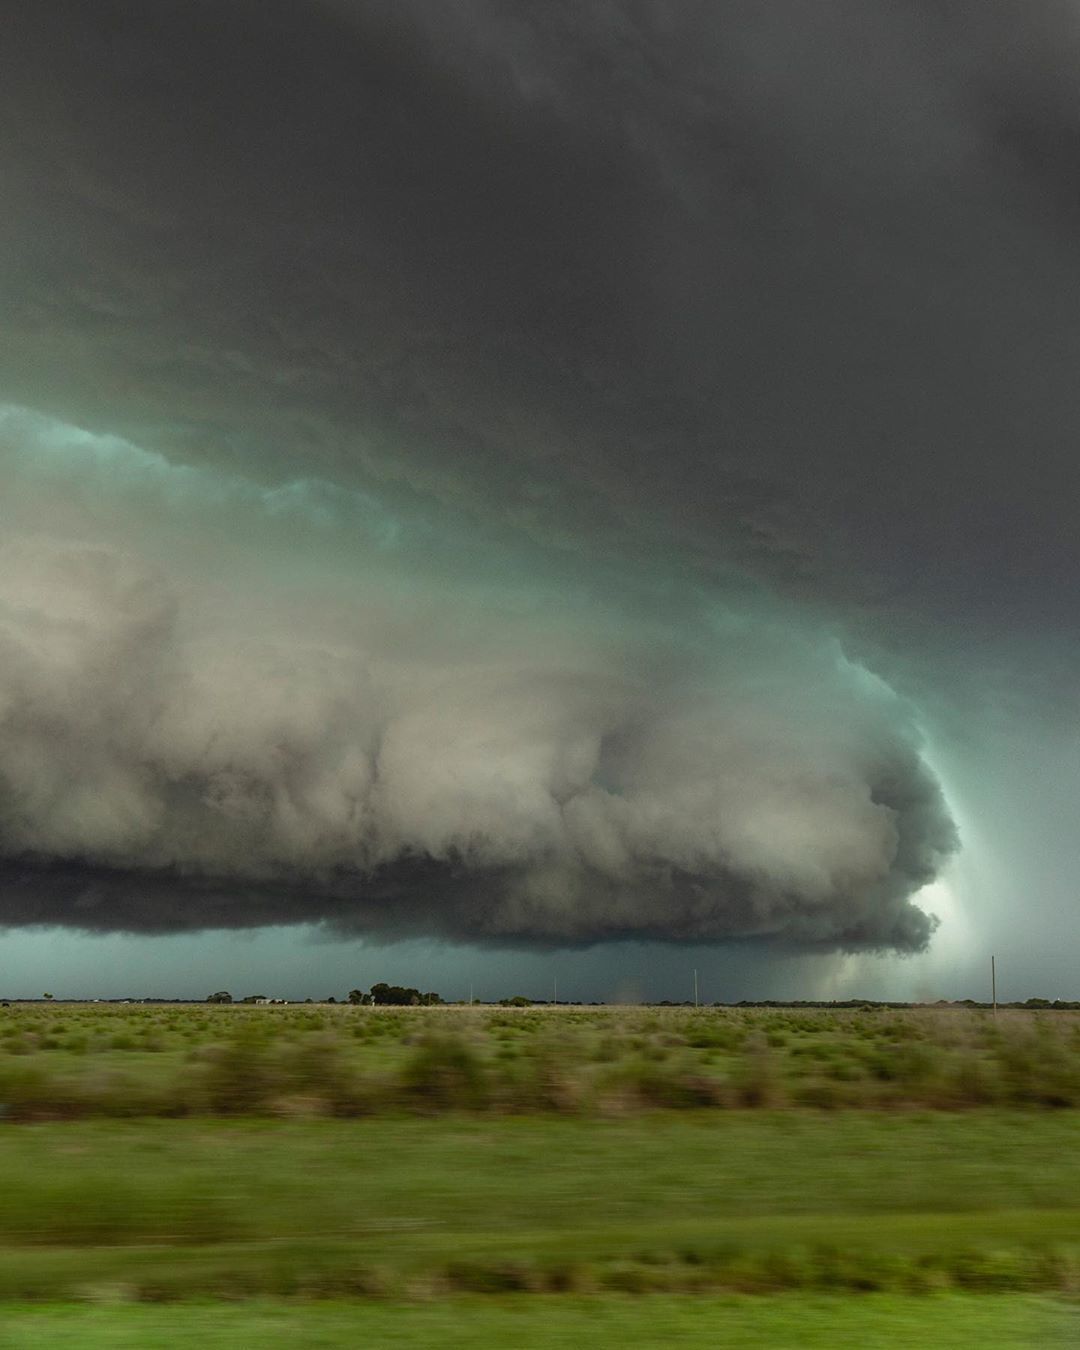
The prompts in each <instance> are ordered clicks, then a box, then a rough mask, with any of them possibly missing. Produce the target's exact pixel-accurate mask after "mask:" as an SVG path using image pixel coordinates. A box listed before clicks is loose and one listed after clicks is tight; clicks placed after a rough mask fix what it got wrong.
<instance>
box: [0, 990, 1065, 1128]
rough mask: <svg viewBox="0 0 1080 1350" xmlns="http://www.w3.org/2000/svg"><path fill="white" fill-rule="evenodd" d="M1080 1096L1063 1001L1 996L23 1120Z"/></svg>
mask: <svg viewBox="0 0 1080 1350" xmlns="http://www.w3.org/2000/svg"><path fill="white" fill-rule="evenodd" d="M1077 1106H1080V1014H1078V1013H1074V1012H1066V1011H1054V1010H1046V1011H1003V1012H1001V1013H1000V1014H999V1015H998V1016H997V1017H996V1018H995V1017H993V1016H992V1015H991V1014H990V1013H989V1012H987V1011H982V1010H967V1009H963V1008H958V1007H950V1008H923V1009H906V1010H897V1009H889V1008H877V1009H868V1010H859V1009H844V1010H826V1009H806V1008H800V1009H779V1008H777V1009H726V1008H725V1009H717V1008H709V1009H686V1008H671V1009H662V1008H661V1009H658V1008H640V1009H639V1008H625V1009H615V1008H583V1009H538V1008H483V1009H480V1008H438V1007H431V1008H425V1007H417V1008H396V1007H389V1006H374V1007H373V1006H363V1005H355V1004H338V1005H335V1006H327V1005H325V1004H323V1005H318V1004H316V1005H302V1004H301V1005H290V1006H284V1007H283V1006H260V1007H252V1006H248V1005H210V1004H207V1005H196V1006H174V1005H149V1006H144V1005H134V1004H132V1005H119V1006H116V1005H105V1004H90V1005H59V1004H11V1005H10V1006H8V1007H4V1008H0V1117H2V1118H3V1119H6V1120H8V1121H11V1122H27V1121H44V1120H73V1119H85V1118H94V1117H105V1118H109V1117H115V1118H127V1117H135V1116H163V1117H178V1116H207V1115H220V1116H235V1115H243V1116H266V1117H278V1118H287V1119H291V1118H297V1117H300V1118H303V1117H312V1116H335V1117H345V1118H351V1117H363V1116H383V1115H400V1114H406V1113H420V1114H427V1115H431V1114H439V1113H443V1112H457V1111H467V1112H479V1113H485V1114H503V1115H508V1114H509V1115H513V1114H534V1113H556V1114H571V1115H584V1116H608V1115H619V1114H625V1113H627V1112H634V1111H654V1110H676V1111H679V1110H695V1109H705V1110H710V1111H740V1110H763V1109H766V1110H775V1109H796V1108H810V1109H813V1110H818V1111H840V1110H848V1109H858V1110H911V1109H930V1110H943V1111H965V1110H971V1109H977V1108H988V1107H1010V1108H1025V1109H1031V1110H1060V1109H1066V1108H1073V1107H1077Z"/></svg>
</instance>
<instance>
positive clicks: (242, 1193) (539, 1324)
mask: <svg viewBox="0 0 1080 1350" xmlns="http://www.w3.org/2000/svg"><path fill="white" fill-rule="evenodd" d="M1077 1106H1080V1015H1078V1014H1077V1013H1075V1012H1072V1011H1064V1010H1050V1009H1047V1010H1034V1011H1020V1010H1010V1011H1002V1012H1000V1013H999V1015H998V1016H997V1017H996V1018H995V1017H993V1015H992V1014H991V1013H990V1012H988V1011H984V1010H980V1009H963V1008H957V1007H950V1008H922V1009H895V1008H871V1009H858V1008H844V1009H814V1008H745V1009H730V1008H708V1009H705V1008H702V1009H693V1008H596V1007H591V1008H558V1009H555V1008H547V1009H544V1008H535V1007H501V1008H490V1007H485V1008H470V1007H438V1006H434V1007H425V1006H411V1007H399V1006H394V1005H392V1004H389V1005H385V1004H384V1005H371V1004H363V1003H347V1002H343V1003H339V1004H335V1005H328V1004H308V1005H288V1006H286V1005H275V1004H266V1005H250V1004H239V1003H236V1004H224V1003H214V1004H210V1003H207V1004H202V1005H195V1006H177V1005H139V1004H128V1005H105V1004H87V1005H72V1004H60V1003H56V1002H51V1003H37V1004H18V1003H12V1004H11V1005H10V1006H8V1007H3V1008H0V1174H2V1176H3V1178H4V1184H3V1186H2V1187H0V1346H7V1345H22V1344H27V1345H33V1346H34V1347H35V1350H37V1347H39V1346H40V1347H48V1346H51V1345H53V1344H56V1345H58V1346H59V1345H64V1344H72V1345H76V1344H77V1345H78V1346H79V1347H80V1350H84V1347H89V1346H93V1345H95V1344H98V1343H100V1344H102V1345H105V1344H108V1345H121V1344H126V1343H128V1342H127V1341H125V1339H124V1337H125V1336H126V1337H129V1339H130V1343H132V1344H162V1345H174V1344H175V1345H181V1344H185V1343H187V1342H186V1341H185V1340H184V1339H183V1338H184V1336H185V1335H187V1336H188V1337H189V1339H190V1341H191V1343H194V1341H195V1339H196V1338H198V1340H199V1343H200V1345H203V1346H211V1345H213V1344H217V1343H221V1344H226V1343H232V1344H239V1343H255V1342H256V1341H258V1343H260V1344H268V1345H269V1344H275V1343H279V1342H278V1341H275V1340H274V1337H275V1336H278V1337H279V1339H280V1343H282V1344H284V1343H285V1341H286V1340H288V1339H289V1337H290V1335H295V1328H296V1327H297V1326H298V1325H301V1324H303V1317H304V1314H303V1313H302V1312H297V1311H296V1309H297V1306H298V1304H299V1303H302V1305H303V1308H304V1309H311V1310H313V1311H312V1317H311V1320H310V1323H309V1324H306V1325H309V1326H310V1334H308V1333H307V1332H306V1333H305V1335H307V1336H308V1339H307V1340H305V1342H304V1343H305V1344H312V1345H315V1344H322V1343H325V1344H326V1345H339V1344H341V1345H344V1344H347V1343H350V1344H351V1343H352V1342H353V1340H354V1339H355V1335H356V1334H359V1335H366V1336H367V1337H368V1339H369V1340H371V1339H372V1337H374V1339H375V1340H376V1341H379V1339H380V1338H384V1339H390V1338H391V1337H393V1338H394V1339H395V1343H396V1344H402V1345H405V1344H412V1343H414V1341H415V1343H417V1344H419V1342H420V1339H422V1338H423V1336H424V1335H425V1334H427V1335H428V1338H429V1339H430V1337H431V1336H436V1337H437V1338H438V1339H439V1340H440V1343H443V1344H446V1345H455V1344H462V1345H466V1344H477V1343H487V1342H489V1341H490V1342H491V1343H495V1341H497V1340H498V1341H499V1342H500V1343H501V1342H502V1341H504V1340H505V1341H508V1342H510V1343H513V1344H518V1345H522V1346H527V1345H536V1346H538V1347H539V1346H545V1345H549V1344H550V1345H558V1344H566V1343H578V1342H579V1340H580V1339H583V1338H584V1334H585V1333H584V1332H583V1331H582V1330H581V1328H582V1326H584V1325H585V1323H586V1322H587V1323H588V1326H589V1327H590V1328H591V1330H590V1331H589V1334H588V1339H589V1341H590V1343H592V1344H596V1345H602V1344H607V1343H610V1344H623V1343H625V1342H626V1341H627V1340H633V1342H634V1343H635V1344H642V1345H649V1344H654V1343H655V1344H660V1343H663V1344H665V1345H668V1344H671V1345H675V1344H686V1345H710V1344H716V1343H717V1340H716V1337H717V1334H718V1332H717V1328H718V1327H722V1329H723V1343H724V1344H726V1345H732V1346H737V1345H742V1344H745V1345H772V1344H775V1345H786V1344H799V1345H812V1344H817V1343H818V1342H817V1341H815V1340H814V1336H815V1335H817V1334H818V1333H817V1332H815V1330H814V1328H815V1327H817V1328H818V1329H819V1331H820V1336H821V1338H822V1339H821V1342H820V1343H821V1344H825V1343H826V1340H827V1339H828V1336H829V1334H830V1331H829V1329H830V1328H832V1329H833V1340H831V1341H829V1343H830V1344H834V1343H847V1341H850V1342H851V1343H853V1344H854V1343H856V1342H857V1343H859V1344H860V1345H866V1346H868V1347H869V1346H873V1345H874V1344H882V1345H887V1344H904V1343H909V1344H931V1343H932V1344H934V1345H940V1346H948V1345H950V1344H955V1345H958V1346H959V1345H965V1344H971V1343H975V1342H976V1341H977V1343H979V1344H984V1345H988V1346H990V1345H1001V1346H1006V1345H1009V1346H1012V1345H1016V1346H1020V1345H1028V1344H1036V1343H1039V1344H1053V1343H1054V1340H1053V1337H1054V1336H1056V1335H1057V1334H1058V1331H1059V1330H1061V1335H1062V1337H1063V1339H1062V1341H1061V1343H1062V1344H1066V1343H1070V1341H1069V1339H1068V1336H1069V1335H1073V1334H1074V1333H1075V1329H1076V1313H1075V1299H1076V1296H1077V1292H1078V1291H1080V1150H1077V1149H1076V1147H1075V1141H1076V1128H1077V1119H1078V1117H1077V1113H1076V1110H1075V1108H1076V1107H1077ZM763 1296H768V1297H763ZM192 1300H195V1301H197V1300H209V1302H206V1303H204V1304H203V1305H201V1306H195V1305H193V1304H192ZM256 1300H262V1301H263V1302H262V1303H261V1304H257V1303H256V1302H253V1301H256ZM335 1301H336V1302H335ZM73 1302H74V1303H77V1304H78V1305H79V1307H80V1308H81V1309H83V1312H82V1313H80V1312H79V1311H78V1309H74V1310H73V1307H72V1306H71V1305H72V1304H73ZM162 1302H168V1303H170V1304H175V1305H177V1307H176V1309H175V1313H176V1316H175V1318H173V1317H172V1311H173V1310H170V1311H169V1312H168V1313H166V1314H163V1315H162V1316H161V1317H159V1316H158V1314H157V1313H155V1312H154V1310H153V1309H152V1308H149V1307H147V1306H146V1305H150V1304H155V1303H162ZM241 1302H242V1305H243V1306H239V1305H240V1303H241ZM17 1305H27V1306H25V1307H24V1308H23V1309H22V1310H21V1311H18V1312H16V1311H15V1309H16V1307H17ZM60 1305H65V1306H60ZM180 1305H183V1306H180ZM189 1305H190V1306H189ZM815 1309H818V1310H819V1311H815ZM822 1309H823V1310H824V1311H820V1310H822ZM314 1310H321V1311H314ZM704 1310H711V1311H708V1312H706V1311H704ZM219 1313H220V1315H221V1320H220V1323H219V1322H218V1321H217V1320H216V1319H217V1318H218V1314H219ZM155 1318H157V1319H158V1320H157V1321H155ZM710 1318H712V1319H714V1320H712V1321H710V1320H709V1319H710ZM229 1319H231V1321H230V1320H229ZM513 1319H517V1320H516V1321H514V1320H513ZM664 1319H667V1320H666V1321H665V1320H664ZM716 1319H719V1320H716ZM815 1319H817V1320H815ZM875 1319H876V1320H875ZM950 1319H952V1320H951V1321H950ZM159 1327H164V1328H165V1330H164V1331H161V1330H159V1329H158V1328H159ZM319 1327H322V1328H323V1331H322V1332H319V1334H320V1335H322V1336H323V1340H321V1341H320V1340H319V1339H316V1338H315V1337H316V1330H317V1328H319ZM658 1328H662V1329H663V1330H658ZM845 1328H847V1330H845ZM875 1328H878V1329H879V1330H877V1331H875ZM965 1328H967V1331H965ZM976 1333H977V1334H976ZM5 1335H6V1336H7V1338H8V1339H6V1340H5V1339H4V1337H5ZM215 1335H218V1337H219V1339H218V1340H217V1341H215V1340H214V1339H213V1338H214V1336H215ZM875 1335H877V1336H878V1337H879V1339H878V1340H877V1341H875V1339H874V1337H875ZM965 1335H969V1339H968V1340H965V1339H964V1336H965ZM19 1336H22V1337H23V1338H24V1339H23V1340H20V1339H19ZM65 1336H68V1339H67V1340H65V1339H64V1337H65ZM95 1336H96V1337H98V1340H96V1341H95V1339H94V1338H95ZM229 1336H231V1337H232V1340H231V1342H230V1341H229V1339H228V1338H229ZM410 1336H411V1337H413V1338H414V1339H413V1340H410V1339H409V1337H410ZM650 1336H653V1338H654V1339H653V1340H652V1341H650V1340H649V1337H650ZM950 1336H952V1337H954V1339H951V1340H950V1339H949V1337H950ZM995 1336H996V1337H997V1339H995V1338H994V1337H995ZM140 1337H141V1338H142V1339H141V1340H140ZM560 1337H562V1339H561V1340H560V1339H559V1338H560ZM785 1337H787V1339H785ZM905 1337H906V1338H907V1339H906V1340H905ZM155 1338H156V1339H155ZM455 1338H456V1339H455ZM470 1338H471V1339H470ZM605 1338H606V1339H605ZM837 1338H838V1339H837ZM890 1338H891V1339H890ZM1025 1338H1026V1339H1025ZM290 1343H294V1342H290Z"/></svg>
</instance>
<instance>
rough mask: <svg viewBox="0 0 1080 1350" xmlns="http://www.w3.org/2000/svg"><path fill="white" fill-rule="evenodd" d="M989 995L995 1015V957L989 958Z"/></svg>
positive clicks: (995, 1014)
mask: <svg viewBox="0 0 1080 1350" xmlns="http://www.w3.org/2000/svg"><path fill="white" fill-rule="evenodd" d="M990 997H991V999H992V1000H993V1003H994V1016H995V1017H996V1016H997V963H996V961H995V958H994V957H992V956H991V958H990Z"/></svg>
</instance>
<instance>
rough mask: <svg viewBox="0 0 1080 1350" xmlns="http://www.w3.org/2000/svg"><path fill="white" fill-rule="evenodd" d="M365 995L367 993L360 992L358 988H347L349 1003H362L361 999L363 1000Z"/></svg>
mask: <svg viewBox="0 0 1080 1350" xmlns="http://www.w3.org/2000/svg"><path fill="white" fill-rule="evenodd" d="M366 997H367V995H366V994H364V993H362V992H361V991H360V990H359V989H350V990H349V1002H350V1003H363V1001H364V999H365V998H366Z"/></svg>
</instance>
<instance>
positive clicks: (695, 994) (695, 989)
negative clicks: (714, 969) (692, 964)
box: [694, 970, 698, 1008]
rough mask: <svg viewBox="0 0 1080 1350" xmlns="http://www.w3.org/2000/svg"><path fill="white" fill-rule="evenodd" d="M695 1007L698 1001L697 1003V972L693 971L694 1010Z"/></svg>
mask: <svg viewBox="0 0 1080 1350" xmlns="http://www.w3.org/2000/svg"><path fill="white" fill-rule="evenodd" d="M697 1005H698V1001H697V971H696V970H695V971H694V1007H695V1008H696V1007H697Z"/></svg>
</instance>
